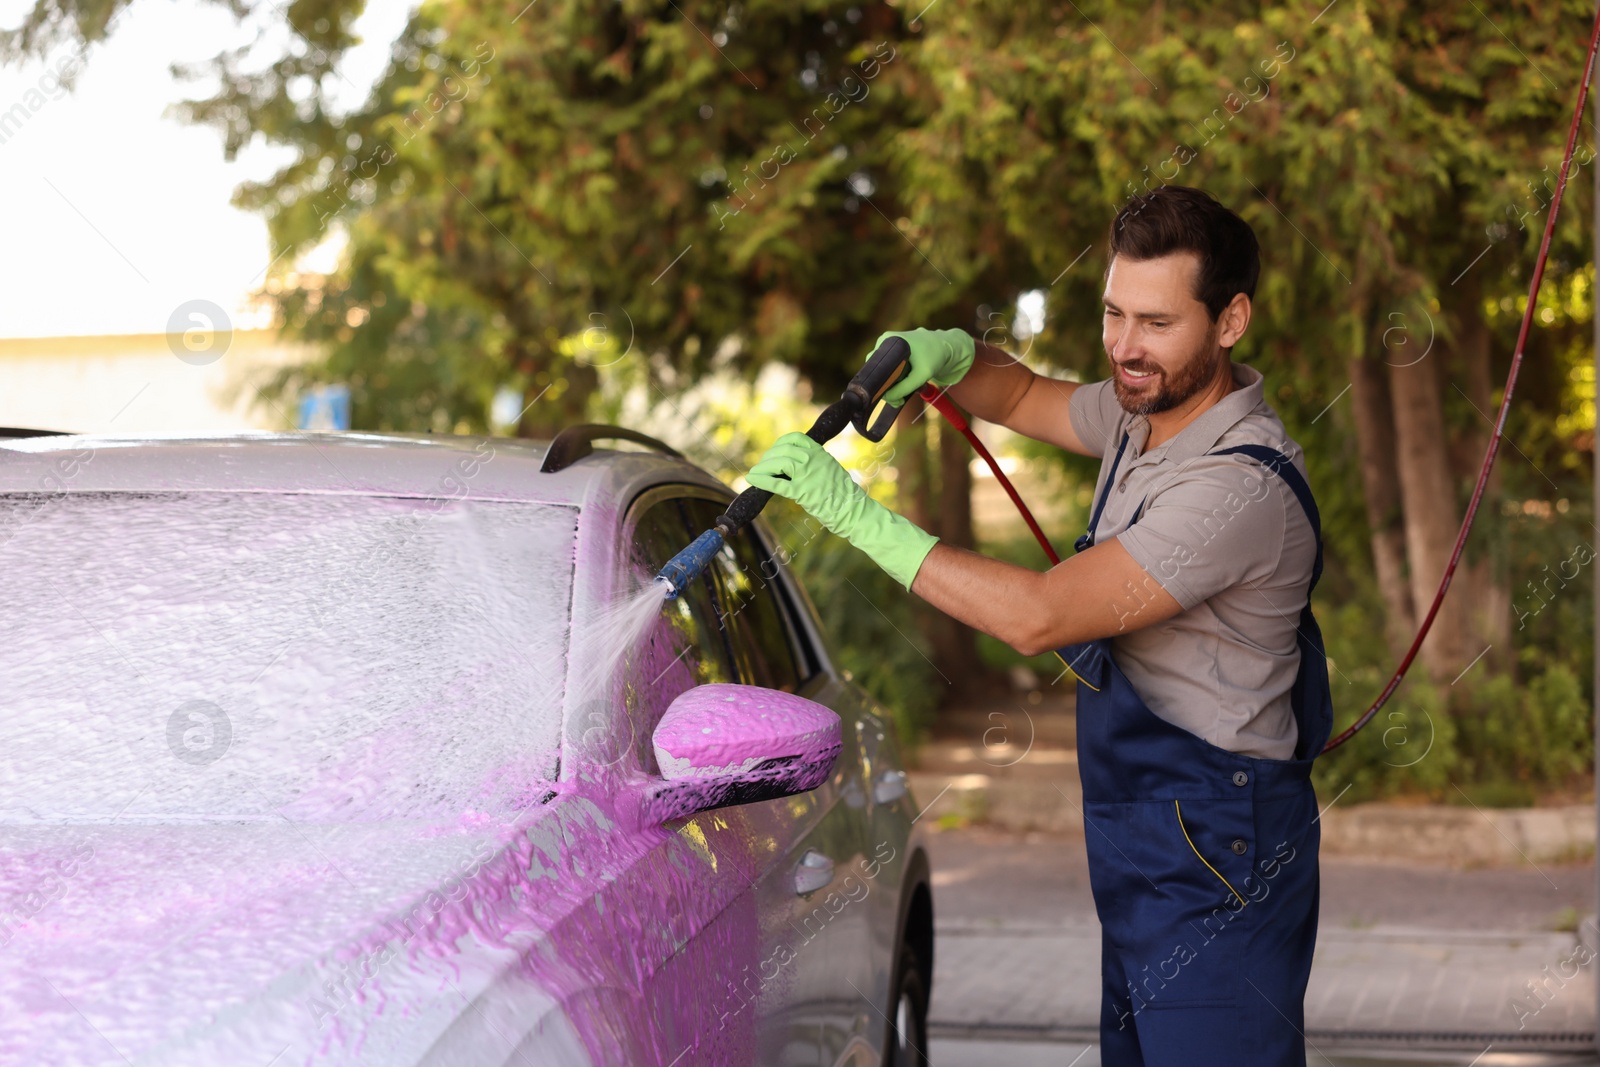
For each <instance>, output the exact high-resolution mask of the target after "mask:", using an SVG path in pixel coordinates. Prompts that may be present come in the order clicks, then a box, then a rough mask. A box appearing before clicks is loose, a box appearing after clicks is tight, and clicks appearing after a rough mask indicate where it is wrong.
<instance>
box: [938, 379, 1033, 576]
mask: <svg viewBox="0 0 1600 1067" xmlns="http://www.w3.org/2000/svg"><path fill="white" fill-rule="evenodd" d="M917 395H918V396H920V397H922V399H923V400H926V401H927V402H928V403H929V404H931V405H932V406H933V407H935V408H937V409H938V412H939V414H941V415H943V416H944V417H945V420H946V421H947V422H949V423H950V425H951V426H954V427H955V428H956V429H957V430H960V431H961V435H962V436H963V437H965V438H966V439H967V442H968V443H969V444H971V445H972V450H973V451H974V452H976V453H978V455H980V456H982V457H983V461H984V462H985V463H987V464H988V465H989V469H990V470H991V471H993V472H994V476H995V479H996V480H997V481H998V482H999V483H1000V486H1001V488H1003V489H1004V490H1005V491H1006V495H1007V496H1009V497H1010V498H1011V502H1012V503H1013V504H1015V505H1016V506H1017V510H1018V511H1020V512H1022V521H1023V522H1025V523H1027V524H1028V529H1030V530H1032V531H1033V536H1034V537H1036V538H1038V540H1039V547H1040V548H1042V549H1044V554H1045V555H1046V556H1048V557H1049V558H1050V564H1051V566H1054V565H1055V564H1057V563H1060V562H1061V557H1060V556H1058V555H1056V550H1055V549H1054V548H1053V547H1051V545H1050V539H1049V538H1048V537H1046V536H1045V535H1044V531H1043V530H1041V529H1039V524H1038V523H1037V522H1034V521H1033V512H1031V511H1029V510H1028V505H1026V504H1024V503H1023V502H1022V497H1021V496H1020V495H1019V494H1018V493H1017V489H1016V486H1014V485H1012V484H1011V479H1010V478H1007V477H1006V472H1005V471H1003V470H1001V469H1000V464H998V463H996V462H995V460H994V457H993V456H991V455H990V454H989V450H988V449H987V448H984V447H983V442H982V441H980V440H978V435H977V434H975V433H973V432H972V427H971V426H969V425H967V420H966V418H965V417H964V416H963V415H962V414H961V411H960V409H959V408H957V407H956V406H955V405H954V404H952V403H951V402H950V398H949V397H947V396H945V395H944V390H942V389H940V388H939V387H938V386H935V385H924V386H923V387H922V391H921V392H920V393H918V394H917Z"/></svg>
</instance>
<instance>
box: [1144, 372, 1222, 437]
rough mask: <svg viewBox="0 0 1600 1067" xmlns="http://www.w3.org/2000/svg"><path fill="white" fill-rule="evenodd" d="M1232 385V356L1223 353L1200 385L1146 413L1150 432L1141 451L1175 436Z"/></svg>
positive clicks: (1211, 405) (1220, 397)
mask: <svg viewBox="0 0 1600 1067" xmlns="http://www.w3.org/2000/svg"><path fill="white" fill-rule="evenodd" d="M1236 388H1238V383H1237V382H1235V381H1234V380H1233V360H1232V359H1231V358H1229V357H1228V356H1227V355H1224V356H1223V359H1222V365H1221V366H1220V367H1218V368H1217V373H1216V374H1215V375H1213V376H1212V379H1211V383H1210V384H1209V385H1207V386H1206V387H1205V388H1204V389H1202V390H1200V391H1199V392H1198V393H1196V394H1195V395H1194V396H1192V397H1190V398H1189V399H1188V400H1186V401H1184V402H1183V403H1182V404H1179V405H1178V406H1177V407H1175V408H1172V409H1170V410H1168V411H1162V412H1158V413H1156V414H1154V415H1147V416H1146V418H1148V419H1149V420H1150V435H1149V436H1148V437H1146V438H1145V442H1144V449H1143V451H1145V452H1148V451H1150V450H1151V449H1152V448H1156V447H1157V446H1159V445H1163V444H1165V443H1167V442H1168V441H1170V440H1172V439H1173V438H1174V437H1176V436H1178V434H1179V433H1181V432H1182V431H1183V428H1184V427H1185V426H1187V425H1189V424H1190V423H1191V422H1193V421H1194V420H1195V419H1198V418H1199V417H1200V416H1201V415H1204V414H1205V413H1206V412H1207V411H1208V410H1210V409H1211V408H1212V407H1213V406H1215V405H1216V403H1217V401H1219V400H1221V399H1222V398H1223V397H1225V396H1227V395H1228V394H1229V393H1231V392H1233V391H1234V389H1236Z"/></svg>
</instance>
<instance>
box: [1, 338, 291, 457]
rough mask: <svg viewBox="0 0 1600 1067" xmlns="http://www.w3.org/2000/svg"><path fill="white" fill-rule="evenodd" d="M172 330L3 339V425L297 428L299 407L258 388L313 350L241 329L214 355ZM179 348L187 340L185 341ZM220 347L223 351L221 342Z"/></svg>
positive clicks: (84, 429)
mask: <svg viewBox="0 0 1600 1067" xmlns="http://www.w3.org/2000/svg"><path fill="white" fill-rule="evenodd" d="M168 338H169V335H167V334H164V333H152V334H121V335H110V336H91V337H32V338H0V426H26V427H33V428H36V429H45V430H67V431H71V432H77V433H150V432H155V433H186V432H228V431H234V430H248V429H263V430H266V429H271V430H278V429H291V428H293V426H294V412H293V411H292V410H290V409H287V408H285V409H282V410H279V409H275V408H271V407H266V406H264V405H260V404H256V403H255V389H256V386H257V385H259V384H260V383H261V382H262V381H264V380H265V379H266V378H268V377H270V376H271V374H272V373H273V372H274V371H275V370H276V369H277V368H279V367H282V366H284V365H285V364H287V363H290V362H294V361H298V360H304V359H306V358H309V356H310V355H311V354H312V353H311V351H310V350H309V349H307V348H305V347H304V346H300V345H296V344H293V343H290V342H288V341H285V340H283V339H282V338H280V337H279V335H278V333H277V331H275V330H235V331H234V332H233V334H232V337H231V339H229V340H228V342H227V344H226V347H225V348H223V347H222V346H220V345H219V346H218V348H219V349H221V351H220V355H218V356H217V357H216V358H214V359H211V360H210V361H209V362H200V360H201V359H203V358H204V357H196V356H194V355H193V354H192V353H186V354H187V355H189V356H190V359H191V360H194V361H193V362H190V361H185V360H184V359H180V358H179V357H178V356H177V355H176V354H175V353H174V352H173V346H172V345H171V344H169V340H168ZM178 347H179V350H180V351H182V350H183V347H182V344H181V342H180V343H179V345H178ZM213 351H216V349H213Z"/></svg>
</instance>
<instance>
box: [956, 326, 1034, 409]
mask: <svg viewBox="0 0 1600 1067" xmlns="http://www.w3.org/2000/svg"><path fill="white" fill-rule="evenodd" d="M1033 378H1034V374H1033V371H1031V370H1029V369H1028V368H1027V367H1025V366H1023V365H1022V363H1020V362H1019V361H1017V360H1016V359H1013V358H1012V357H1011V355H1010V354H1009V353H1007V352H1003V351H1001V350H1000V349H998V348H996V347H994V346H993V345H989V344H985V343H983V342H982V341H974V342H973V359H972V368H971V369H970V370H968V371H967V373H966V375H965V377H963V378H962V379H961V380H960V381H959V382H957V383H956V384H955V385H952V386H951V387H950V390H949V392H950V398H951V399H952V400H954V401H955V402H956V403H957V404H960V405H961V406H962V407H963V408H965V409H966V410H967V411H968V412H970V413H971V414H972V415H974V416H976V417H977V418H980V419H983V420H984V421H985V422H992V423H996V424H998V425H1002V426H1003V425H1005V424H1006V419H1007V418H1008V417H1009V416H1010V414H1011V412H1012V411H1013V410H1014V409H1015V408H1016V406H1017V401H1019V400H1021V399H1022V397H1023V395H1024V394H1026V393H1027V391H1028V387H1029V386H1030V385H1031V384H1032V383H1033Z"/></svg>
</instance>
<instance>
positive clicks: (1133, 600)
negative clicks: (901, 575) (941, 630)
mask: <svg viewBox="0 0 1600 1067" xmlns="http://www.w3.org/2000/svg"><path fill="white" fill-rule="evenodd" d="M911 591H912V592H913V593H915V594H917V595H918V596H920V597H921V598H922V599H923V600H926V601H927V602H928V603H930V604H932V605H933V606H934V607H936V608H938V609H939V610H940V611H942V612H944V613H945V614H946V615H950V616H952V617H953V618H956V619H959V620H960V621H962V622H964V623H966V624H967V625H968V626H971V627H973V628H974V629H977V630H982V631H983V632H984V633H986V634H988V635H990V636H991V637H995V638H998V639H1000V640H1001V641H1004V642H1005V643H1006V644H1008V645H1010V646H1011V647H1012V648H1014V649H1016V650H1017V651H1018V652H1021V653H1022V654H1023V655H1025V656H1034V655H1039V654H1041V653H1044V652H1049V651H1051V650H1052V649H1056V648H1060V647H1061V646H1063V645H1070V644H1076V643H1077V642H1079V641H1092V640H1095V639H1097V638H1101V637H1113V636H1116V635H1117V634H1123V633H1130V632H1132V631H1134V630H1142V629H1144V628H1145V627H1147V626H1154V625H1155V624H1157V623H1160V622H1165V621H1166V620H1167V619H1170V618H1172V617H1173V616H1174V615H1176V614H1178V612H1180V611H1181V610H1183V609H1182V607H1181V606H1180V605H1179V604H1178V602H1177V600H1175V599H1174V598H1173V597H1172V594H1170V593H1168V592H1167V591H1166V590H1165V589H1164V588H1162V586H1161V585H1160V584H1159V583H1158V582H1157V581H1156V580H1155V579H1154V578H1152V577H1151V576H1150V575H1149V574H1147V573H1145V571H1144V570H1143V568H1141V567H1140V566H1139V565H1138V564H1137V563H1136V562H1134V560H1133V557H1132V556H1130V555H1129V554H1128V551H1127V549H1125V548H1123V547H1122V545H1121V544H1120V543H1119V542H1118V541H1117V540H1116V539H1115V538H1113V539H1111V540H1109V541H1105V542H1102V543H1101V544H1098V545H1094V546H1093V547H1091V548H1088V549H1086V550H1084V551H1082V552H1079V553H1077V554H1076V555H1074V556H1071V557H1069V558H1068V559H1067V560H1066V561H1065V562H1063V563H1060V564H1057V565H1056V566H1055V567H1053V568H1052V569H1050V570H1048V571H1042V572H1041V571H1034V570H1029V569H1028V568H1027V567H1019V566H1017V565H1016V564H1015V563H1006V562H1003V561H1001V560H997V559H990V558H989V557H988V556H980V555H978V554H977V553H976V552H968V551H966V550H965V549H959V548H952V547H951V546H949V545H945V544H936V545H934V546H933V549H932V551H930V552H929V553H928V554H927V556H926V558H924V559H923V561H922V565H921V567H920V568H919V569H918V570H917V572H916V577H915V578H914V579H913V581H912V583H911Z"/></svg>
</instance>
